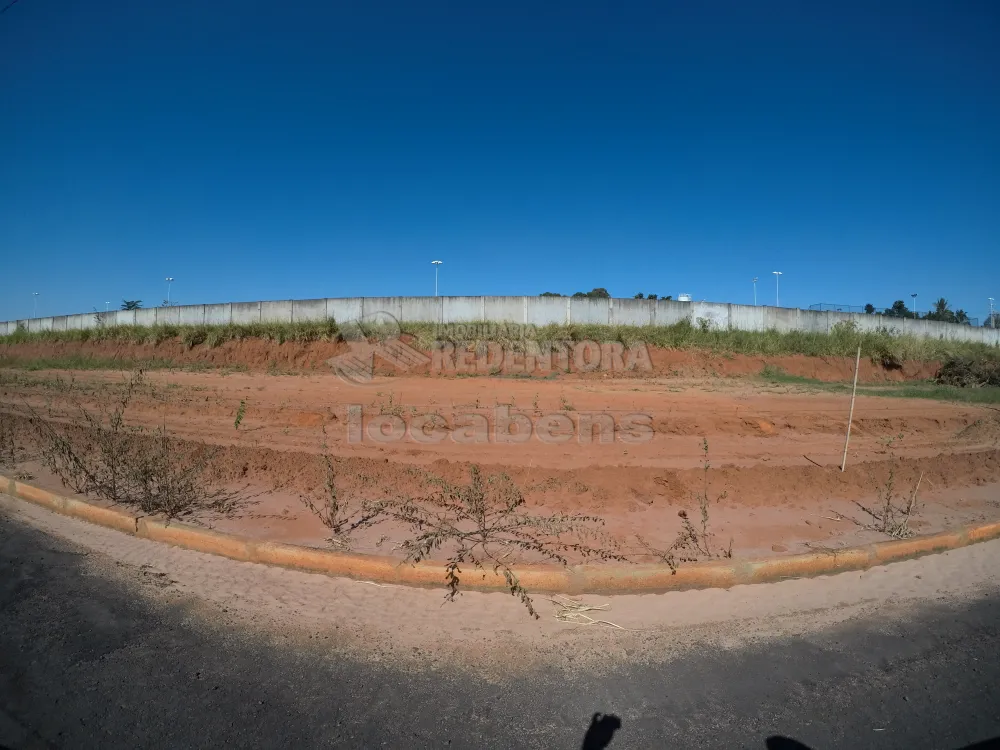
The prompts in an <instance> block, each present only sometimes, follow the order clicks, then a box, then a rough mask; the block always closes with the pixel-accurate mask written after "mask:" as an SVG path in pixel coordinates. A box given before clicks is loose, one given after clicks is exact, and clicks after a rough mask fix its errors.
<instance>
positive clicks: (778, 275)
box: [771, 271, 782, 307]
mask: <svg viewBox="0 0 1000 750" xmlns="http://www.w3.org/2000/svg"><path fill="white" fill-rule="evenodd" d="M771 273H773V274H774V306H775V307H781V303H780V300H779V295H778V281H779V280H780V279H781V274H782V272H781V271H771Z"/></svg>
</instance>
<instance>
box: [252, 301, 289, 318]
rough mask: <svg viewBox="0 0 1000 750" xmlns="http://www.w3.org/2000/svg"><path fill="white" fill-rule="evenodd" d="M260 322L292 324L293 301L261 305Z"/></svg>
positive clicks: (263, 303)
mask: <svg viewBox="0 0 1000 750" xmlns="http://www.w3.org/2000/svg"><path fill="white" fill-rule="evenodd" d="M260 320H261V322H262V323H291V322H292V301H291V300H290V299H283V300H277V301H274V302H261V303H260Z"/></svg>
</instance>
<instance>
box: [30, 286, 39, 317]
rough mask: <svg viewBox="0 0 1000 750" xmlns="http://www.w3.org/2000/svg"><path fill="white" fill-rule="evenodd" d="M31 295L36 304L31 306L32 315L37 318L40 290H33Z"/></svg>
mask: <svg viewBox="0 0 1000 750" xmlns="http://www.w3.org/2000/svg"><path fill="white" fill-rule="evenodd" d="M31 296H32V298H33V299H34V304H33V305H32V307H31V317H32V318H37V317H38V292H32V293H31Z"/></svg>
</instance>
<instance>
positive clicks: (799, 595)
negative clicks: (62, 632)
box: [0, 496, 1000, 680]
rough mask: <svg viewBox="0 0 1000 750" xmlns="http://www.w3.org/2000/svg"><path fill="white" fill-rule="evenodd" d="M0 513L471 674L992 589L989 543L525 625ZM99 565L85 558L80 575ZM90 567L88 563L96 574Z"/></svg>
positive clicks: (20, 510) (25, 507) (166, 589)
mask: <svg viewBox="0 0 1000 750" xmlns="http://www.w3.org/2000/svg"><path fill="white" fill-rule="evenodd" d="M0 513H3V514H4V515H6V516H8V517H9V518H11V519H14V520H17V521H19V522H22V523H26V524H29V525H30V526H32V527H34V528H37V529H39V530H41V531H43V532H45V533H46V534H49V535H55V536H58V537H61V538H64V539H66V540H69V541H72V542H74V543H76V544H79V545H82V546H83V547H85V548H86V549H89V550H93V551H94V552H96V553H99V555H100V556H101V557H102V558H110V559H111V560H113V561H115V562H116V564H118V565H122V566H126V567H127V568H133V567H134V568H138V569H139V570H140V571H141V573H142V576H143V577H144V578H145V579H146V580H148V581H149V582H152V583H153V584H155V585H156V587H157V588H158V589H160V590H161V591H162V593H163V595H164V596H167V597H169V598H171V599H173V600H175V601H177V602H178V603H181V602H183V603H185V606H188V607H190V605H191V602H192V601H195V602H199V603H200V604H201V605H202V609H203V611H206V612H207V613H208V614H212V613H215V614H216V615H217V616H224V617H225V618H226V619H228V620H238V621H241V622H243V623H246V624H252V625H254V626H255V627H259V628H268V629H272V630H273V632H276V633H280V634H281V638H283V639H292V640H297V639H300V640H302V641H317V640H318V641H323V640H325V639H331V645H332V644H333V642H334V641H336V643H337V648H342V647H343V648H346V649H347V650H348V651H349V652H350V653H351V654H352V655H354V656H357V657H358V658H363V659H365V660H369V661H376V662H378V661H387V662H391V663H393V664H397V665H402V666H405V665H410V666H411V667H413V668H415V669H435V668H438V667H443V666H446V665H453V666H459V667H461V668H462V669H467V670H472V671H474V672H476V674H477V675H479V676H480V677H481V678H482V679H487V680H490V679H499V678H502V677H504V676H516V675H517V674H518V673H519V672H520V671H521V670H523V669H528V668H536V667H539V666H547V667H554V668H557V669H560V670H566V671H568V672H573V671H579V670H583V671H586V670H590V669H593V668H602V669H607V668H610V666H611V665H612V664H615V665H620V664H632V663H636V664H639V663H648V662H660V661H663V660H664V659H666V658H668V657H669V656H670V655H677V654H679V653H680V652H683V651H684V650H686V649H688V648H691V647H699V648H705V647H712V646H715V647H718V648H724V649H732V648H738V647H741V646H745V645H749V644H755V643H760V642H763V641H768V640H771V639H777V638H781V637H786V636H789V635H795V636H803V635H808V634H809V633H813V632H817V631H819V630H821V629H826V628H830V627H832V626H834V625H837V624H840V623H846V622H849V621H852V620H857V619H860V618H863V617H869V616H872V615H875V614H877V613H878V612H880V611H882V610H889V609H891V610H892V611H893V613H894V616H895V617H898V618H903V619H905V617H906V616H907V615H906V612H907V608H909V607H919V606H922V605H926V604H927V603H929V602H936V603H941V602H959V601H962V600H965V599H968V598H970V597H975V596H979V595H982V594H983V593H985V592H989V591H994V592H995V591H996V590H997V589H998V587H1000V573H998V571H1000V565H998V562H1000V542H998V541H994V542H988V543H983V544H978V545H974V546H972V547H967V548H963V549H960V550H954V551H951V552H947V553H944V554H941V555H933V556H929V557H924V558H921V559H918V560H911V561H905V562H901V563H894V564H892V565H888V566H883V567H880V568H875V569H872V570H869V571H865V572H862V573H843V574H838V575H835V576H827V577H821V578H816V579H808V580H804V579H800V580H790V581H784V582H781V583H774V584H758V585H754V586H735V587H733V588H731V589H728V590H722V589H713V590H705V591H688V592H672V593H666V594H657V595H643V596H631V595H629V596H616V597H611V598H605V597H592V596H584V597H581V598H580V601H582V602H585V603H587V604H591V605H595V606H600V605H606V609H605V610H602V611H598V612H590V613H589V614H590V615H591V616H592V617H595V618H598V619H605V620H607V621H608V622H613V623H614V624H615V625H618V626H620V628H621V629H619V628H616V627H613V626H612V625H608V624H594V625H587V626H584V625H577V624H571V623H565V622H560V621H558V620H557V619H556V618H555V617H554V613H555V612H556V611H557V607H556V606H555V605H554V604H552V603H551V602H549V601H548V600H547V599H546V598H545V597H541V596H539V597H536V599H537V603H538V605H539V610H540V612H541V613H542V615H543V617H542V618H541V619H540V620H532V619H529V618H528V617H527V615H526V613H525V611H524V610H523V608H521V606H520V605H519V604H518V603H517V602H516V601H515V600H514V599H512V598H511V597H510V596H507V595H505V594H486V593H477V592H468V593H466V594H464V595H463V596H461V597H460V598H459V599H458V600H457V601H455V602H454V603H448V604H445V603H444V602H443V599H442V591H439V590H424V589H414V588H407V587H395V586H381V585H374V584H365V583H360V582H356V581H350V580H346V579H336V578H330V577H326V576H322V575H316V574H310V573H301V572H298V571H292V570H285V569H282V568H275V567H269V566H265V565H258V564H254V563H241V562H235V561H233V560H228V559H226V558H221V557H215V556H212V555H207V554H203V553H199V552H192V551H189V550H183V549H179V548H176V547H171V546H168V545H163V544H158V543H155V542H150V541H148V540H144V539H139V538H136V537H132V536H129V535H126V534H122V533H120V532H116V531H112V530H109V529H105V528H102V527H97V526H92V525H90V524H87V523H84V522H82V521H78V520H75V519H71V518H66V517H63V516H59V515H57V514H54V513H51V512H49V511H46V510H43V509H41V508H38V507H37V506H33V505H31V504H29V503H25V502H23V501H19V500H15V499H13V498H10V497H8V496H0ZM98 562H99V561H96V560H95V561H90V560H87V559H85V560H83V561H82V563H81V564H82V565H84V566H85V567H86V566H87V565H90V564H94V565H97V564H98ZM96 574H97V571H96V569H95V575H96Z"/></svg>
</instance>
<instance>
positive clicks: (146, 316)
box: [134, 307, 157, 326]
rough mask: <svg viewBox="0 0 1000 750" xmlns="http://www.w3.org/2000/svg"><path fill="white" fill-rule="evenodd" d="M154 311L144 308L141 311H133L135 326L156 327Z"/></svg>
mask: <svg viewBox="0 0 1000 750" xmlns="http://www.w3.org/2000/svg"><path fill="white" fill-rule="evenodd" d="M156 310H157V308H155V307H145V308H143V309H142V310H136V311H135V316H134V318H135V324H136V325H137V326H152V325H156Z"/></svg>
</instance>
